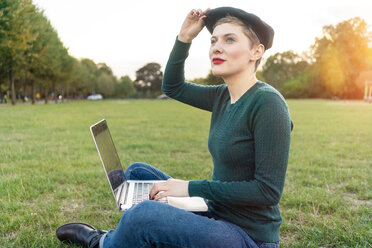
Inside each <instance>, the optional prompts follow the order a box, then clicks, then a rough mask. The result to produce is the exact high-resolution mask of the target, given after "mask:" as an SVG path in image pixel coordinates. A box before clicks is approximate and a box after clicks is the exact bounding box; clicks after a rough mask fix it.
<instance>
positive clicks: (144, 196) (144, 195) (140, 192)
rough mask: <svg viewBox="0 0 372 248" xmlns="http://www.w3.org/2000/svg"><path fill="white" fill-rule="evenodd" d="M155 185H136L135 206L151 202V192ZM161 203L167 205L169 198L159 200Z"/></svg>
mask: <svg viewBox="0 0 372 248" xmlns="http://www.w3.org/2000/svg"><path fill="white" fill-rule="evenodd" d="M153 185H154V184H153V183H145V182H143V183H135V184H134V192H133V205H135V204H138V203H140V202H142V201H145V200H149V194H150V190H151V188H152V186H153ZM159 201H160V202H164V203H167V202H168V201H167V198H166V197H164V198H162V199H160V200H159Z"/></svg>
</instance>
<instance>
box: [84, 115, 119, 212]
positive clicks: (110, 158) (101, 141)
mask: <svg viewBox="0 0 372 248" xmlns="http://www.w3.org/2000/svg"><path fill="white" fill-rule="evenodd" d="M90 130H91V132H92V135H93V139H94V142H95V143H96V147H97V150H98V154H99V157H100V158H101V161H102V165H103V168H104V169H105V172H106V175H107V178H108V181H109V183H110V186H111V190H112V192H113V194H114V197H115V201H116V204H117V205H118V206H119V207H120V204H119V200H120V199H119V197H120V195H121V191H122V190H124V189H123V187H122V186H123V183H124V182H125V176H124V171H123V167H122V166H121V163H120V160H119V156H118V153H117V151H116V148H115V145H114V142H113V140H112V137H111V134H110V131H109V129H108V126H107V123H106V120H105V119H103V120H101V121H100V122H97V123H96V124H94V125H92V126H91V127H90Z"/></svg>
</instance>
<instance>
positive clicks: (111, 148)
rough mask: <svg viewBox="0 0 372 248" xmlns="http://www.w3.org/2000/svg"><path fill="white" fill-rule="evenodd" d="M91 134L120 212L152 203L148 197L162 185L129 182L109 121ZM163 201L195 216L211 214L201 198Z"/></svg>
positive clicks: (102, 123)
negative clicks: (139, 204)
mask: <svg viewBox="0 0 372 248" xmlns="http://www.w3.org/2000/svg"><path fill="white" fill-rule="evenodd" d="M90 131H91V133H92V135H93V140H94V143H95V144H96V147H97V151H98V154H99V157H100V158H101V162H102V165H103V168H104V170H105V172H106V175H107V179H108V181H109V184H110V186H111V190H112V193H113V194H114V199H115V202H116V204H117V206H118V208H119V210H120V211H125V210H127V209H129V208H131V207H132V206H133V205H136V204H138V203H140V202H142V201H144V200H149V193H150V190H151V188H152V186H153V185H154V183H158V182H163V181H162V180H156V181H150V180H126V179H125V176H124V170H123V168H122V166H121V163H120V159H119V156H118V153H117V151H116V148H115V145H114V142H113V140H112V137H111V134H110V131H109V128H108V126H107V122H106V120H105V119H103V120H101V121H99V122H97V123H96V124H94V125H92V126H91V127H90ZM160 201H162V202H164V203H166V204H170V205H172V206H175V207H178V208H181V209H184V210H187V211H192V212H204V211H207V210H208V206H207V204H206V203H205V201H204V199H203V198H201V197H169V196H168V197H164V198H162V199H161V200H160Z"/></svg>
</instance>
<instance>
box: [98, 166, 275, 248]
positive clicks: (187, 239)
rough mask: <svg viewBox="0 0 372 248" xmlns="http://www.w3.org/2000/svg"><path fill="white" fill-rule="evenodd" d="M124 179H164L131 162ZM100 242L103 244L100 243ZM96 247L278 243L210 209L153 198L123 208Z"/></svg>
mask: <svg viewBox="0 0 372 248" xmlns="http://www.w3.org/2000/svg"><path fill="white" fill-rule="evenodd" d="M125 178H126V179H128V180H167V179H168V178H170V176H168V175H166V174H165V173H163V172H161V171H159V170H157V169H156V168H154V167H152V166H150V165H148V164H144V163H134V164H132V165H131V166H130V167H129V168H128V169H127V170H126V172H125ZM102 243H103V245H102ZM100 247H104V248H113V247H115V248H119V247H130V248H133V247H215V248H218V247H231V248H233V247H252V248H253V247H254V248H261V247H262V248H271V247H279V242H277V243H263V242H260V241H254V240H253V239H252V238H251V237H250V236H248V235H247V233H246V232H244V231H243V230H242V229H241V228H240V227H238V226H237V225H234V224H232V223H230V222H227V221H225V220H223V219H221V218H218V217H217V216H215V215H213V213H211V212H206V213H192V212H187V211H185V210H182V209H179V208H176V207H173V206H170V205H167V204H164V203H161V202H157V201H144V202H141V203H140V204H138V205H135V206H133V207H131V208H130V209H128V210H127V211H125V212H124V214H123V215H122V217H121V220H120V222H119V225H118V226H117V228H116V230H111V231H109V232H108V233H107V234H105V236H103V237H102V239H101V242H100Z"/></svg>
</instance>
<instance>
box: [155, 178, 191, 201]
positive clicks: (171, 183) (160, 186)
mask: <svg viewBox="0 0 372 248" xmlns="http://www.w3.org/2000/svg"><path fill="white" fill-rule="evenodd" d="M166 196H176V197H187V196H189V181H184V180H179V179H173V178H170V179H168V180H167V181H165V182H161V183H155V184H154V186H153V187H152V189H151V191H150V195H149V197H150V200H155V201H158V200H160V199H161V198H164V197H166Z"/></svg>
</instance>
